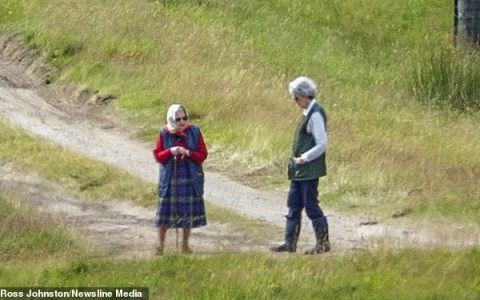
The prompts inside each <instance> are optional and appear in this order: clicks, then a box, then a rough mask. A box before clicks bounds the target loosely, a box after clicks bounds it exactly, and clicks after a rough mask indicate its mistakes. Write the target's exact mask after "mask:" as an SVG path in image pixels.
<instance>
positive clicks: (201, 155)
mask: <svg viewBox="0 0 480 300" xmlns="http://www.w3.org/2000/svg"><path fill="white" fill-rule="evenodd" d="M185 130H189V127H187V128H186V129H185ZM171 134H172V135H179V134H178V133H171ZM175 146H180V147H183V148H185V149H188V147H187V145H186V144H185V143H181V142H179V141H177V139H175ZM188 150H189V151H190V158H191V159H192V160H193V161H194V162H196V163H197V164H199V165H201V164H202V163H203V162H204V161H205V159H206V158H207V156H208V152H207V147H206V146H205V142H204V141H203V137H202V133H200V134H199V136H198V145H197V150H196V151H193V150H192V149H188ZM153 156H154V157H155V159H156V160H157V161H158V162H159V163H161V164H165V163H166V162H167V161H168V159H169V158H170V157H171V156H172V152H171V151H170V148H167V149H164V148H163V139H162V135H161V134H159V135H158V138H157V143H156V147H155V149H153Z"/></svg>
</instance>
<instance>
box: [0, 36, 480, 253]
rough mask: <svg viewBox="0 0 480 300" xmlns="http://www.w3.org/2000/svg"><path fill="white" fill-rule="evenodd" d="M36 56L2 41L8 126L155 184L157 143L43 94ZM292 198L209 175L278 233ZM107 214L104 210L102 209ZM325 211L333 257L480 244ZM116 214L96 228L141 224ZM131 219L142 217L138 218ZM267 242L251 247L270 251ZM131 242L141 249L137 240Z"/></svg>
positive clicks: (80, 96)
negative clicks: (138, 138) (377, 249)
mask: <svg viewBox="0 0 480 300" xmlns="http://www.w3.org/2000/svg"><path fill="white" fill-rule="evenodd" d="M29 57H30V56H29V54H28V53H27V52H26V51H25V50H23V48H22V47H21V46H18V44H17V43H16V42H14V41H12V40H10V39H8V38H5V37H2V36H0V117H1V118H2V119H5V120H8V121H9V122H10V123H12V124H15V125H16V126H18V127H20V128H23V129H25V130H27V131H29V132H31V133H33V134H35V135H37V136H39V137H41V138H44V139H46V140H49V141H52V142H54V143H56V144H59V145H62V146H63V147H65V148H68V149H71V150H73V151H77V152H80V153H82V154H84V155H86V156H89V157H92V158H94V159H97V160H102V161H105V162H108V163H110V164H113V165H115V166H117V167H119V168H123V169H125V170H127V171H128V172H130V173H131V174H133V175H135V176H138V177H140V178H143V179H144V180H146V181H148V182H156V180H157V172H158V169H157V168H158V166H157V164H156V163H155V162H154V160H153V158H152V154H151V149H152V146H153V141H152V144H150V145H145V144H142V143H140V142H138V141H136V140H134V139H132V138H131V137H130V136H128V135H127V134H126V133H125V130H123V128H122V127H121V126H119V125H118V124H114V123H112V122H110V121H107V120H106V119H102V118H97V117H96V116H97V114H96V112H98V111H99V109H98V107H99V105H98V104H96V103H95V101H92V98H93V97H95V95H91V94H88V92H85V91H82V90H75V89H68V88H64V89H61V88H57V89H55V90H54V89H51V88H50V89H46V88H44V87H42V79H41V78H42V77H41V74H42V71H41V70H40V68H41V67H40V64H39V63H37V62H36V61H35V60H30V59H29ZM27 58H28V59H27ZM97 99H98V97H97ZM100 110H101V109H100ZM99 115H101V112H100V113H99ZM285 197H286V194H285V193H284V192H283V193H280V192H278V191H271V192H265V191H258V190H255V189H252V188H250V187H247V186H244V185H242V184H239V183H237V182H234V181H232V180H230V179H228V178H227V177H225V176H223V175H222V174H218V173H214V172H206V184H205V198H206V199H207V200H208V201H211V202H213V203H214V204H215V205H218V206H221V207H224V208H228V209H231V210H234V211H236V212H237V213H240V214H243V215H247V216H249V217H252V218H256V219H260V220H263V221H266V222H268V223H271V224H273V225H276V226H278V227H279V228H281V227H283V226H284V217H283V216H284V214H285V211H286V208H285ZM79 205H80V204H79ZM81 205H82V207H85V206H88V208H89V209H91V210H92V211H95V210H97V209H99V208H95V205H94V204H81ZM125 205H128V204H125ZM104 208H105V206H104V207H103V208H102V209H104ZM135 210H139V208H135V207H133V206H131V205H128V209H126V211H127V212H128V211H135ZM325 210H326V214H327V217H328V219H329V223H330V231H331V234H330V235H331V239H332V245H333V251H332V252H333V253H343V252H345V251H349V250H352V249H365V248H370V247H378V246H382V245H388V246H393V247H397V248H398V247H411V246H413V247H431V246H441V247H463V246H469V245H479V244H480V234H479V233H478V231H476V230H475V231H472V230H470V229H468V230H465V228H462V227H455V226H449V227H448V228H447V227H445V228H425V227H415V226H411V227H405V226H392V225H386V224H384V223H382V221H381V220H376V221H378V223H376V224H373V225H364V224H366V223H368V221H371V220H368V219H367V220H365V219H362V218H360V217H356V216H347V215H344V214H342V213H339V212H335V211H332V210H329V209H328V208H326V209H325ZM68 211H69V210H68V209H67V210H66V211H64V212H65V213H67V214H68ZM72 211H73V212H72V214H75V209H73V208H72ZM144 213H145V214H146V212H144ZM100 215H101V214H100ZM115 215H117V214H115V213H114V214H112V219H109V220H108V221H105V220H104V219H102V218H100V217H98V220H97V217H96V215H95V214H93V216H92V217H91V219H90V222H92V223H100V222H106V223H109V224H111V228H110V230H112V231H114V230H115V228H117V229H118V228H128V227H131V226H132V223H135V222H131V221H128V218H124V216H122V215H120V214H119V215H118V216H117V218H115ZM143 216H145V215H143ZM131 217H132V218H135V214H132V215H131ZM304 219H305V224H304V227H303V228H305V230H304V234H303V235H302V240H301V243H302V245H303V244H306V243H312V242H313V234H312V232H311V229H310V225H309V224H308V222H307V221H306V218H304ZM140 223H141V222H140ZM362 224H363V225H362ZM152 229H153V228H143V229H141V230H140V229H138V230H139V231H142V232H149V234H150V235H151V234H152V233H151V231H152ZM213 231H215V230H213ZM132 234H134V233H132ZM212 234H213V233H212ZM232 234H233V233H232ZM126 236H127V235H125V236H119V237H118V240H117V242H116V243H117V244H118V248H121V247H123V245H124V244H125V243H126V241H128V240H129V239H128V238H127V237H126ZM223 238H225V239H226V237H225V236H221V237H220V236H219V237H218V238H217V239H216V240H217V241H220V240H221V239H223ZM281 238H282V237H281V236H280V235H279V236H276V239H277V240H281ZM268 242H269V241H265V242H264V243H258V245H251V246H252V247H255V246H258V247H262V249H264V248H265V247H264V246H265V244H267V243H268ZM113 243H115V242H113ZM131 243H135V242H134V241H133V240H132V242H131ZM258 250H261V249H258Z"/></svg>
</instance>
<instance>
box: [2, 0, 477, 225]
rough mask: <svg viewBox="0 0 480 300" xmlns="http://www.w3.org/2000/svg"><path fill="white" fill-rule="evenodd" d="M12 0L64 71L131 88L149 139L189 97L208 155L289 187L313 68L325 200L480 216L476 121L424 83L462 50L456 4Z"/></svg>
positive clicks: (136, 120)
mask: <svg viewBox="0 0 480 300" xmlns="http://www.w3.org/2000/svg"><path fill="white" fill-rule="evenodd" d="M0 8H1V9H0V24H1V25H0V26H1V28H2V29H3V30H4V31H6V32H10V33H21V34H22V35H23V36H24V37H25V40H26V41H27V42H28V43H29V44H30V46H31V47H34V48H37V49H38V51H39V53H42V54H43V55H44V57H45V58H46V61H47V63H48V64H49V65H50V68H51V74H52V76H53V80H54V82H57V83H58V82H64V81H68V82H75V83H78V84H87V85H88V86H90V87H91V88H92V89H95V90H97V89H98V90H100V91H101V92H102V93H105V94H107V93H109V94H114V95H117V96H119V98H118V101H117V103H116V105H117V106H118V107H119V108H121V109H122V110H123V113H124V114H125V116H127V117H128V118H129V119H130V120H131V122H132V124H134V125H133V126H136V127H138V128H139V129H140V134H139V135H140V136H141V137H142V138H144V139H148V140H153V139H154V137H155V134H156V130H157V128H158V127H159V125H160V124H161V123H163V118H164V114H165V110H166V108H167V106H168V104H170V103H172V102H174V101H179V102H182V103H184V104H186V105H187V107H188V108H189V109H190V111H191V113H192V115H193V117H194V122H196V123H198V124H200V125H201V126H202V129H203V131H204V133H205V137H206V141H207V144H208V145H209V147H210V149H211V153H212V155H211V159H210V160H209V163H208V164H209V166H210V167H212V168H216V169H220V170H224V171H227V170H228V172H230V173H235V175H236V176H237V177H238V178H241V179H243V180H246V181H250V182H257V183H258V182H261V183H264V182H268V183H273V184H280V185H285V183H286V182H285V179H284V176H285V174H284V173H285V172H284V169H285V162H286V160H287V158H288V153H289V148H290V143H291V134H292V126H294V123H295V119H296V117H297V115H298V113H299V112H298V109H297V108H296V107H295V106H294V104H293V103H291V102H290V101H289V97H288V95H287V91H286V85H287V83H288V81H289V80H291V79H292V78H293V77H295V76H296V75H298V74H308V75H310V76H312V77H313V78H314V79H316V80H317V81H318V82H319V84H320V87H321V88H320V95H319V97H318V98H319V99H320V101H321V102H322V103H323V104H324V106H325V107H326V109H327V112H328V116H329V120H330V121H329V140H330V147H329V151H328V152H329V154H328V161H329V176H328V177H327V179H325V180H323V181H322V183H321V191H322V195H321V197H322V201H323V203H326V204H328V205H329V206H332V207H336V208H341V209H348V210H353V211H356V210H358V211H365V210H368V211H369V212H372V213H373V214H376V215H379V216H382V217H389V216H390V215H391V214H392V212H393V211H397V210H408V211H411V215H412V216H414V217H428V218H446V219H450V220H456V221H459V220H463V221H465V222H473V223H476V224H478V220H480V206H479V205H478V201H476V199H478V198H479V197H480V194H479V193H480V192H479V191H478V188H477V186H478V185H479V184H480V182H479V178H480V176H479V172H480V169H479V168H480V158H479V156H478V155H477V153H480V146H479V145H480V133H478V130H475V128H478V126H479V119H478V117H477V116H476V115H475V114H474V113H473V114H464V113H460V112H458V111H456V110H449V109H447V108H440V109H437V108H436V106H435V105H434V106H429V105H426V106H425V105H424V104H423V103H424V102H423V101H418V98H417V97H419V94H418V93H417V94H415V93H412V91H415V89H414V88H412V86H411V84H412V82H413V84H415V78H414V76H415V75H412V74H418V72H417V73H416V71H415V70H417V71H418V70H425V69H428V64H430V65H431V64H435V63H436V62H435V61H432V62H429V61H428V57H429V56H428V55H422V54H426V53H427V52H431V51H432V49H439V51H441V49H447V50H448V51H445V52H446V53H449V51H450V50H449V49H451V45H450V42H451V36H450V35H451V32H452V26H453V25H452V24H451V20H452V16H451V11H452V10H451V7H450V4H448V3H445V2H442V1H438V0H428V1H421V2H412V1H406V2H405V1H403V2H398V3H388V4H387V3H384V2H382V1H378V0H368V1H362V2H358V1H356V2H344V1H328V2H327V1H308V0H305V1H293V2H292V1H248V0H243V1H214V0H212V1H206V2H205V3H204V4H203V5H199V4H198V2H197V1H136V2H135V3H133V2H131V1H115V2H105V1H95V0H89V1H82V2H76V3H72V2H71V1H42V0H34V1H10V0H6V1H3V2H2V3H1V4H0ZM65 14H67V15H68V17H67V18H66V17H65ZM374 24H378V25H374ZM434 51H435V50H434ZM424 57H425V58H424ZM452 59H456V58H455V56H454V57H453V58H452ZM462 59H463V58H461V57H459V58H458V59H457V61H458V62H461V61H462ZM424 64H427V67H425V65H424ZM416 68H417V69H416ZM418 68H420V69H418ZM422 74H423V73H422ZM473 74H474V75H472V76H476V75H475V73H473ZM466 76H469V75H466ZM419 78H420V79H422V78H424V77H418V78H416V79H419ZM446 82H447V83H448V82H449V81H446ZM417 83H418V82H417ZM429 84H430V83H428V82H427V83H426V84H425V85H426V86H429ZM434 84H437V83H434ZM440 84H441V83H440ZM447 94H448V93H447ZM450 94H452V95H455V93H453V92H452V93H450ZM450 94H448V95H450ZM460 94H461V93H460ZM428 95H429V94H428V93H427V95H426V96H425V97H427V96H428ZM420 97H422V96H420ZM447 107H448V106H447ZM232 170H234V171H232ZM251 178H253V179H251Z"/></svg>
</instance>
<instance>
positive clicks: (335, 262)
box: [0, 250, 480, 299]
mask: <svg viewBox="0 0 480 300" xmlns="http://www.w3.org/2000/svg"><path fill="white" fill-rule="evenodd" d="M479 260H480V253H479V252H478V250H463V251H460V252H454V253H451V252H447V251H439V250H432V251H420V250H417V251H412V250H404V251H401V252H397V253H392V252H388V251H387V252H382V251H380V252H374V253H367V254H360V255H354V256H345V257H339V258H332V257H327V256H324V257H321V258H318V257H315V258H311V257H292V258H289V259H284V258H279V257H271V256H267V255H263V254H242V255H231V254H224V255H216V256H212V257H206V258H196V257H189V256H183V255H168V256H165V257H162V258H159V259H156V260H153V261H111V260H107V259H105V260H102V259H94V260H93V259H77V260H72V261H70V262H66V263H63V264H59V265H56V266H46V267H44V268H43V269H39V270H37V271H36V272H34V273H30V274H29V276H28V278H26V280H25V281H24V282H23V284H22V286H23V285H26V286H34V285H35V286H82V287H87V286H96V287H98V286H104V287H121V286H137V287H138V286H142V287H148V288H149V289H150V298H151V299H165V298H168V299H299V298H300V299H318V298H321V299H452V298H455V299H475V298H477V297H478V296H479V294H480V282H479V280H478V275H479V272H480V270H479V267H478V265H479V262H480V261H479ZM1 268H2V271H3V272H1V273H0V283H1V284H2V286H4V285H5V283H8V282H12V280H14V279H15V278H16V277H18V276H19V275H18V274H17V273H15V272H14V270H15V268H14V267H12V266H8V265H7V266H2V267H1ZM7 276H12V277H13V278H11V277H10V278H9V277H7ZM20 276H21V274H20Z"/></svg>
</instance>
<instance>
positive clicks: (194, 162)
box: [153, 104, 208, 255]
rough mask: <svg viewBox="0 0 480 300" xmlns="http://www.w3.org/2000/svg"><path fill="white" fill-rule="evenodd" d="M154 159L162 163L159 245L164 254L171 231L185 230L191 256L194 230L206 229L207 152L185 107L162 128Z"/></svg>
mask: <svg viewBox="0 0 480 300" xmlns="http://www.w3.org/2000/svg"><path fill="white" fill-rule="evenodd" d="M153 155H154V156H155V159H156V160H157V162H159V163H160V177H159V181H158V195H159V201H158V205H157V220H156V226H157V228H158V238H159V245H158V247H157V254H158V255H161V254H163V251H164V248H165V236H166V232H167V229H168V228H182V229H183V238H182V248H181V249H182V252H184V253H191V252H192V250H191V249H190V247H189V244H188V239H189V236H190V230H191V228H195V227H200V226H205V225H206V224H207V219H206V216H205V205H204V201H203V187H204V174H203V169H202V163H203V162H204V161H205V159H206V158H207V155H208V152H207V148H206V146H205V142H204V140H203V137H202V133H201V132H200V129H199V128H198V127H197V126H195V125H193V124H192V123H190V121H189V116H188V113H187V110H186V109H185V107H184V106H182V105H179V104H173V105H171V106H170V107H169V109H168V112H167V123H166V125H165V126H164V127H162V128H161V130H160V134H159V136H158V138H157V143H156V147H155V149H154V150H153Z"/></svg>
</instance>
